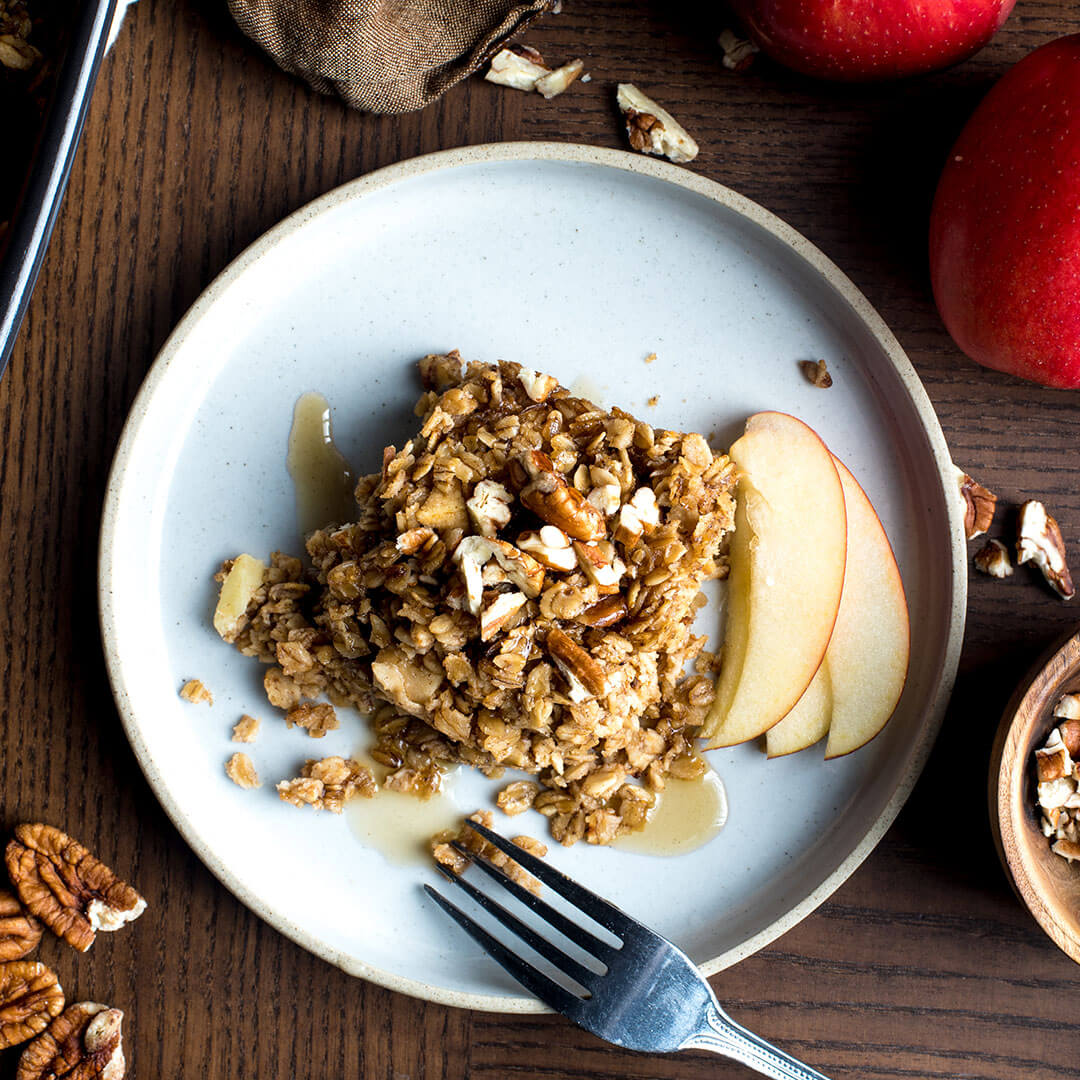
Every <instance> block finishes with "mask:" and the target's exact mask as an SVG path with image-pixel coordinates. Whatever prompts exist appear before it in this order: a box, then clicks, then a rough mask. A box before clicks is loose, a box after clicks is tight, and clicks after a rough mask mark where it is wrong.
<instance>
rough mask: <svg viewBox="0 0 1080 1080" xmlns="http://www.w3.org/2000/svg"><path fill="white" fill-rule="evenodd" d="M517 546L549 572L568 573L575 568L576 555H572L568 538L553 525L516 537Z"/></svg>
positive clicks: (572, 550) (572, 551)
mask: <svg viewBox="0 0 1080 1080" xmlns="http://www.w3.org/2000/svg"><path fill="white" fill-rule="evenodd" d="M517 546H518V547H519V548H520V549H521V550H522V551H526V552H528V553H529V554H530V555H531V556H532V557H533V558H534V559H535V560H536V561H537V562H538V563H542V564H543V565H544V566H546V567H547V568H548V569H549V570H562V571H563V572H564V573H569V572H570V571H571V570H573V569H574V568H575V567H576V566H577V555H575V554H574V548H573V545H572V544H571V543H570V537H569V536H567V535H566V533H564V532H563V531H562V529H556V528H555V526H554V525H545V526H544V527H543V528H542V529H540V530H539V532H523V533H522V534H521V535H520V536H519V537H518V540H517Z"/></svg>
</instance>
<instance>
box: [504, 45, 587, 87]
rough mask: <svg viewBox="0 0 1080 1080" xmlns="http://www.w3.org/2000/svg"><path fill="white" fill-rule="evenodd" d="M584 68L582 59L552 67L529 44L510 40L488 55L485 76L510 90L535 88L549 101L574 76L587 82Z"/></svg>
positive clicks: (568, 84)
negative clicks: (490, 56) (491, 55)
mask: <svg viewBox="0 0 1080 1080" xmlns="http://www.w3.org/2000/svg"><path fill="white" fill-rule="evenodd" d="M584 71H585V64H584V62H583V61H582V60H571V61H570V62H569V63H566V64H562V65H561V66H559V67H557V68H555V69H554V70H552V69H551V68H550V67H549V66H548V65H547V63H546V62H545V61H544V58H543V56H542V55H541V54H540V53H539V52H538V51H537V50H536V49H534V48H533V47H532V46H531V45H522V44H513V45H507V46H506V47H505V48H503V49H500V50H499V51H498V52H497V53H496V54H495V55H494V56H493V57H492V58H491V65H490V66H489V68H488V70H487V73H486V74H485V75H484V78H485V79H486V80H487V81H488V82H492V83H497V84H498V85H499V86H509V87H510V88H511V89H513V90H527V91H530V90H535V91H536V92H537V93H538V94H542V95H543V96H544V98H546V99H547V100H548V101H550V100H551V99H552V98H554V97H558V96H559V95H560V94H562V93H565V92H566V90H567V89H569V87H570V84H571V83H572V82H574V80H575V79H579V78H580V79H581V80H582V82H588V78H589V77H588V75H586V74H583V72H584Z"/></svg>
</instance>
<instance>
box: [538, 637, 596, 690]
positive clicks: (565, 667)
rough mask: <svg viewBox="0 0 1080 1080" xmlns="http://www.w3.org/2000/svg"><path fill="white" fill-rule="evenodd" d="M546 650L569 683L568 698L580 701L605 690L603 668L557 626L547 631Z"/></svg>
mask: <svg viewBox="0 0 1080 1080" xmlns="http://www.w3.org/2000/svg"><path fill="white" fill-rule="evenodd" d="M547 651H548V654H549V655H550V656H551V659H552V660H554V661H555V664H556V666H557V667H558V669H559V670H560V671H561V672H562V673H563V677H564V678H565V679H566V681H567V683H569V685H570V694H569V697H570V700H571V701H576V702H581V701H585V700H587V699H588V698H591V697H603V696H604V694H605V693H606V692H607V678H606V676H605V675H604V669H603V668H602V667H601V666H600V665H599V664H598V663H597V662H596V661H595V660H594V659H593V658H592V657H591V656H590V655H589V654H588V653H587V652H586V651H585V650H584V649H583V648H582V647H581V646H580V645H578V644H576V643H575V642H574V641H573V640H572V639H571V638H570V637H568V636H567V635H566V634H565V633H563V631H562V630H560V629H559V628H558V627H552V628H551V629H550V630H549V631H548V636H547Z"/></svg>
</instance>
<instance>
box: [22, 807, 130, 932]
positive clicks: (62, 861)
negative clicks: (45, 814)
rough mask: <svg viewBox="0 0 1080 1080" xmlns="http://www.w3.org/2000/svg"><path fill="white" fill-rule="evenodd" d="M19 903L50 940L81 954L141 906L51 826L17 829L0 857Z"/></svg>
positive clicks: (127, 887) (109, 873)
mask: <svg viewBox="0 0 1080 1080" xmlns="http://www.w3.org/2000/svg"><path fill="white" fill-rule="evenodd" d="M6 860H7V869H8V874H9V876H10V877H11V880H12V882H13V883H14V885H15V888H16V890H17V892H18V894H19V899H20V900H22V902H23V904H25V905H26V907H27V908H28V909H29V911H30V913H31V914H33V915H36V916H37V917H38V918H39V919H40V920H41V921H42V922H43V923H44V924H45V925H46V926H47V927H48V928H49V929H50V930H51V931H52V932H53V933H54V934H57V935H58V936H59V937H62V938H63V939H64V940H65V941H66V942H67V943H68V944H69V945H71V946H73V947H74V948H76V949H78V950H79V951H80V952H86V950H87V949H89V948H90V946H91V945H93V944H94V938H95V936H96V934H97V931H98V930H119V929H120V927H121V926H122V925H123V924H124V923H126V922H131V920H132V919H137V918H138V917H139V916H140V915H141V914H142V913H143V911H145V910H146V901H145V900H144V899H143V898H142V897H141V896H140V895H139V894H138V893H137V892H136V891H135V890H134V889H133V888H132V887H131V886H130V885H128V884H127V883H126V882H123V881H121V880H120V879H119V878H118V877H117V876H116V875H115V874H114V873H113V872H112V870H110V869H109V868H108V867H107V866H106V865H105V864H104V863H103V862H101V861H100V860H98V859H96V858H94V856H93V855H91V854H90V852H89V851H87V850H86V848H84V847H83V846H82V844H80V843H79V842H78V841H77V840H72V839H71V837H70V836H68V835H67V834H66V833H62V832H61V831H60V830H59V829H54V828H53V827H52V826H51V825H19V826H17V827H16V829H15V839H14V840H12V841H10V842H9V843H8V846H7V852H6Z"/></svg>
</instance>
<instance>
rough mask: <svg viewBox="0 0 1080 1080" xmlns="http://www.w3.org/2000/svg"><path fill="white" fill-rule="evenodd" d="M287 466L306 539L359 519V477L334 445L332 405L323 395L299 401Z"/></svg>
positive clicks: (307, 397)
mask: <svg viewBox="0 0 1080 1080" xmlns="http://www.w3.org/2000/svg"><path fill="white" fill-rule="evenodd" d="M285 464H286V465H287V466H288V469H289V475H290V476H291V477H292V480H293V487H294V488H295V491H296V522H297V525H298V526H299V527H300V533H301V535H302V536H307V534H308V533H310V532H312V531H313V530H315V529H318V528H321V527H322V526H323V525H328V524H344V523H345V522H348V521H354V520H355V519H356V502H355V499H354V497H353V492H354V490H355V488H356V474H355V473H354V471H353V469H352V466H350V465H349V462H348V461H347V460H346V459H345V455H344V454H342V452H341V451H340V450H339V449H338V448H337V446H335V445H334V429H333V425H332V422H331V419H330V403H329V402H328V401H327V400H326V398H324V397H323V396H322V394H315V393H307V394H303V395H302V396H301V397H300V398H298V399H297V402H296V406H295V407H294V409H293V421H292V428H291V429H290V431H289V450H288V455H287V456H286V458H285Z"/></svg>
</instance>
